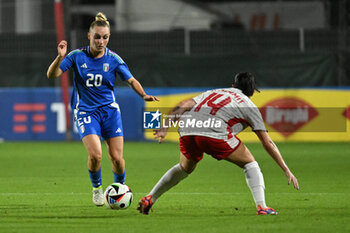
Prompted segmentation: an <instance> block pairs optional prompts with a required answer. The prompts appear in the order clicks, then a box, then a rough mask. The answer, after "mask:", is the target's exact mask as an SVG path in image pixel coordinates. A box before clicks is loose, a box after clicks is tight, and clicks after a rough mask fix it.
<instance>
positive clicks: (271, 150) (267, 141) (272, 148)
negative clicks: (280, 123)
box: [255, 131, 299, 190]
mask: <svg viewBox="0 0 350 233" xmlns="http://www.w3.org/2000/svg"><path fill="white" fill-rule="evenodd" d="M255 133H256V135H257V136H258V137H259V139H260V142H261V143H262V145H263V147H264V149H265V150H266V152H267V153H268V154H269V155H270V156H271V157H272V158H273V159H274V160H275V162H276V163H277V164H278V165H279V166H280V167H281V168H282V170H283V171H284V173H285V175H286V176H287V178H288V184H290V183H293V186H294V188H296V189H298V190H299V183H298V180H297V178H296V177H295V176H294V175H293V173H292V172H291V171H290V170H289V168H288V166H287V164H286V163H285V162H284V160H283V158H282V155H281V153H280V151H279V150H278V148H277V146H276V145H275V143H274V142H273V141H272V139H271V138H270V136H269V134H268V133H267V132H266V131H255Z"/></svg>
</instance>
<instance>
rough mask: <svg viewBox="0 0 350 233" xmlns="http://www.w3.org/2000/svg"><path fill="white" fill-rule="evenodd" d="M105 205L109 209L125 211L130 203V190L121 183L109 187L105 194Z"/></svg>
mask: <svg viewBox="0 0 350 233" xmlns="http://www.w3.org/2000/svg"><path fill="white" fill-rule="evenodd" d="M104 196H105V204H106V206H107V207H108V208H110V209H116V210H119V209H126V208H128V207H129V206H130V204H131V202H132V192H131V190H130V188H129V187H128V186H127V185H125V184H121V183H113V184H111V185H109V186H108V187H107V188H106V190H105V192H104Z"/></svg>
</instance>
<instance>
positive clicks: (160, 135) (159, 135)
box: [153, 128, 168, 144]
mask: <svg viewBox="0 0 350 233" xmlns="http://www.w3.org/2000/svg"><path fill="white" fill-rule="evenodd" d="M153 132H154V133H153V135H155V136H154V139H158V143H159V144H160V143H162V141H163V140H164V138H165V136H166V134H167V132H168V129H166V128H161V129H155V130H153Z"/></svg>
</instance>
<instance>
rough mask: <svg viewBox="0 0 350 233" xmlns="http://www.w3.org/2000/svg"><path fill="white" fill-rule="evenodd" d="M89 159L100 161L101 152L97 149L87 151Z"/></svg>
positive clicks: (95, 161)
mask: <svg viewBox="0 0 350 233" xmlns="http://www.w3.org/2000/svg"><path fill="white" fill-rule="evenodd" d="M89 159H90V160H91V161H92V162H94V163H98V162H101V160H102V153H101V152H99V151H90V152H89Z"/></svg>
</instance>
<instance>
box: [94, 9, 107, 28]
mask: <svg viewBox="0 0 350 233" xmlns="http://www.w3.org/2000/svg"><path fill="white" fill-rule="evenodd" d="M95 26H100V27H108V28H109V29H110V25H109V22H108V20H107V17H106V15H105V14H103V13H102V12H98V13H97V14H96V16H95V21H93V22H92V23H91V25H90V30H91V29H93V28H94V27H95Z"/></svg>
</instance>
